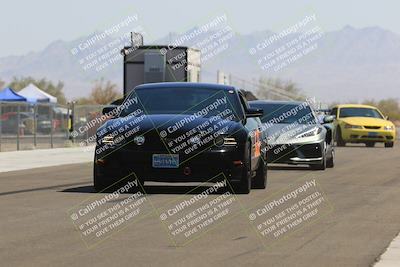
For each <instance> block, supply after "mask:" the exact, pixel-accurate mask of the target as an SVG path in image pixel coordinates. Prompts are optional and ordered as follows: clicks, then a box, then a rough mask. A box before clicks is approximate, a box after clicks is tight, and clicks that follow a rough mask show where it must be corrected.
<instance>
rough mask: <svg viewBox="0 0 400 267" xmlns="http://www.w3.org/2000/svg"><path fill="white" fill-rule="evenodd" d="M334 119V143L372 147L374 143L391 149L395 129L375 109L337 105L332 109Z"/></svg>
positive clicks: (366, 106) (363, 106)
mask: <svg viewBox="0 0 400 267" xmlns="http://www.w3.org/2000/svg"><path fill="white" fill-rule="evenodd" d="M331 114H332V115H334V116H335V117H336V120H335V129H336V134H335V135H336V143H337V146H345V145H346V143H365V145H366V146H367V147H373V146H374V145H375V143H377V142H380V143H385V147H393V145H394V140H395V138H396V127H395V126H394V124H393V123H392V122H391V121H389V120H388V118H387V117H385V116H383V114H382V112H380V111H379V110H378V109H377V108H376V107H373V106H368V105H358V104H346V105H337V106H335V107H333V108H332V113H331Z"/></svg>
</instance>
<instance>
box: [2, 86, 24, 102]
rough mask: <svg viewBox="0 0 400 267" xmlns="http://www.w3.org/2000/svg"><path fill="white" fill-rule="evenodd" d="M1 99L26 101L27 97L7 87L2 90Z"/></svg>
mask: <svg viewBox="0 0 400 267" xmlns="http://www.w3.org/2000/svg"><path fill="white" fill-rule="evenodd" d="M0 101H24V102H26V98H25V97H23V96H21V95H19V94H17V93H16V92H14V90H13V89H11V88H9V87H7V88H4V89H3V90H1V91H0Z"/></svg>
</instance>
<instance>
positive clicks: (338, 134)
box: [336, 127, 346, 146]
mask: <svg viewBox="0 0 400 267" xmlns="http://www.w3.org/2000/svg"><path fill="white" fill-rule="evenodd" d="M336 144H337V146H346V142H345V141H344V140H343V138H342V130H341V129H340V127H338V128H337V130H336Z"/></svg>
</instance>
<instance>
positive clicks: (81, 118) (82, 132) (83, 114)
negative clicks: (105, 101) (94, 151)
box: [71, 105, 105, 146]
mask: <svg viewBox="0 0 400 267" xmlns="http://www.w3.org/2000/svg"><path fill="white" fill-rule="evenodd" d="M103 107H104V106H103V105H72V106H71V114H73V115H72V118H73V119H72V128H71V141H72V142H73V143H76V144H79V145H80V146H86V145H90V144H93V143H95V141H96V140H95V138H96V131H97V128H99V127H100V126H101V125H102V124H103V123H104V122H105V120H104V117H103V118H102V113H101V111H102V109H103Z"/></svg>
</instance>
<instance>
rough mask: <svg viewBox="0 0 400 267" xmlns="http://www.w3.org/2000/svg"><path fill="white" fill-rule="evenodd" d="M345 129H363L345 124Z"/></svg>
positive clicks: (359, 126)
mask: <svg viewBox="0 0 400 267" xmlns="http://www.w3.org/2000/svg"><path fill="white" fill-rule="evenodd" d="M344 128H345V129H362V128H363V127H362V126H361V125H351V124H347V123H346V124H345V125H344Z"/></svg>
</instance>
